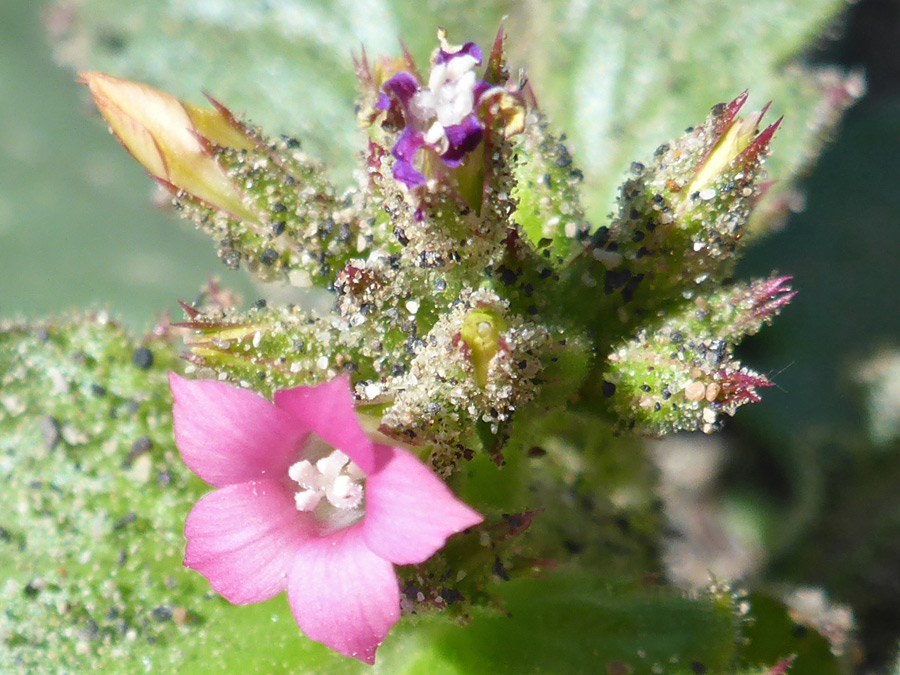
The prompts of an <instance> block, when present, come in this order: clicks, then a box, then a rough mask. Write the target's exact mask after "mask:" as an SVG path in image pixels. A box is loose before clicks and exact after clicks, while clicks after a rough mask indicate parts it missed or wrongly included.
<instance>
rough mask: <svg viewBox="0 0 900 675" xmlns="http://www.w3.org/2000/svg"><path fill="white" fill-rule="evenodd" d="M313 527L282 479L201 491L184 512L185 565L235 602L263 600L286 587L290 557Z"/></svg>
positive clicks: (308, 536)
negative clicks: (297, 507)
mask: <svg viewBox="0 0 900 675" xmlns="http://www.w3.org/2000/svg"><path fill="white" fill-rule="evenodd" d="M314 529H315V526H314V523H313V521H312V520H311V519H310V518H308V516H306V515H305V514H301V513H299V512H298V511H297V509H296V508H295V507H294V498H293V495H291V493H290V491H289V490H287V489H286V488H285V487H284V486H283V485H281V484H280V483H278V482H276V481H273V480H265V481H252V482H248V483H241V484H239V485H229V486H228V487H224V488H221V489H219V490H216V491H215V492H211V493H209V494H208V495H206V496H204V497H203V498H202V499H201V500H200V501H198V502H197V503H196V504H195V505H194V508H193V509H192V510H191V512H190V514H189V515H188V518H187V523H186V524H185V527H184V536H185V537H186V538H187V550H186V551H185V554H184V565H185V567H190V568H191V569H193V570H196V571H198V572H200V574H202V575H203V576H204V577H206V579H207V580H208V581H209V583H210V585H211V586H212V587H213V589H214V590H215V591H216V592H217V593H219V594H220V595H221V596H222V597H224V598H225V599H226V600H228V601H229V602H231V603H233V604H235V605H246V604H249V603H252V602H262V601H263V600H268V599H269V598H271V597H273V596H275V595H278V593H280V592H281V591H283V590H285V588H286V587H287V574H288V572H289V571H290V569H291V565H292V564H293V562H294V557H295V556H296V555H297V551H298V549H299V548H300V547H301V546H302V545H303V544H304V542H306V541H308V540H309V539H310V538H311V537H312V536H314Z"/></svg>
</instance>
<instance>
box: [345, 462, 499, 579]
mask: <svg viewBox="0 0 900 675" xmlns="http://www.w3.org/2000/svg"><path fill="white" fill-rule="evenodd" d="M375 452H376V456H377V458H378V464H379V465H380V468H379V469H378V470H377V471H376V472H375V473H372V474H370V475H369V477H368V478H367V479H366V517H365V520H364V521H363V533H364V535H365V538H366V543H367V544H368V545H369V548H371V549H372V551H373V552H375V553H377V554H378V555H380V556H381V557H383V558H386V559H388V560H390V561H391V562H392V563H394V564H395V565H412V564H416V563H420V562H422V561H424V560H427V559H428V558H430V557H431V556H432V555H434V553H435V551H437V550H438V549H440V548H441V547H442V546H443V545H444V543H445V542H446V541H447V538H448V537H450V536H451V535H453V534H456V533H457V532H462V531H463V530H465V529H466V528H468V527H472V526H474V525H477V524H478V523H480V522H481V521H482V520H483V518H482V517H481V514H479V513H478V512H477V511H475V510H473V509H471V508H469V507H468V506H466V505H465V504H464V503H463V502H461V501H460V500H459V499H457V498H456V497H455V496H454V495H453V493H452V492H450V490H449V489H448V488H447V486H446V485H444V483H443V481H441V480H440V479H439V478H438V477H437V476H435V475H434V474H433V473H432V472H431V470H430V469H428V467H426V466H425V465H424V464H422V462H420V461H419V460H418V459H416V458H415V457H414V456H413V455H411V454H409V453H408V452H406V451H404V450H400V449H399V448H391V447H388V446H385V445H376V446H375Z"/></svg>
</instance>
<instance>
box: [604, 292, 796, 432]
mask: <svg viewBox="0 0 900 675" xmlns="http://www.w3.org/2000/svg"><path fill="white" fill-rule="evenodd" d="M788 280H789V278H788V277H773V278H771V279H765V280H757V281H754V282H751V283H750V284H735V285H734V286H732V287H729V288H725V289H721V290H719V291H717V292H715V293H712V294H710V295H708V296H700V297H697V298H696V299H695V300H694V301H693V302H691V303H690V304H688V305H687V306H686V307H684V308H683V309H682V310H681V311H680V312H678V313H675V314H672V315H670V316H669V318H668V319H666V321H665V322H664V323H663V324H662V325H661V326H659V327H658V328H655V329H654V330H653V331H649V330H646V329H644V330H641V331H639V332H638V334H637V335H636V336H635V337H634V338H632V339H631V340H630V341H629V342H628V343H627V344H626V345H625V346H623V347H621V348H619V349H618V350H616V351H615V352H614V353H613V354H611V355H610V357H609V359H608V364H607V371H606V372H605V373H604V374H603V376H602V379H603V383H602V385H601V392H602V393H603V395H605V396H606V397H607V398H608V399H610V404H611V407H612V408H613V410H614V412H615V413H617V414H618V416H619V417H620V418H621V419H625V420H628V421H631V422H635V423H636V424H639V425H640V426H641V428H643V429H644V430H647V431H650V432H651V433H660V434H661V433H668V432H671V431H694V430H702V431H704V432H706V433H710V432H712V431H715V430H716V429H718V428H719V426H721V415H722V413H724V414H726V415H733V414H734V413H735V411H736V410H737V409H738V408H739V407H740V406H742V405H744V404H746V403H757V402H759V400H760V397H759V394H758V393H757V389H759V388H763V387H770V386H772V383H771V382H769V380H768V379H766V378H765V377H763V376H762V375H759V374H757V373H754V372H752V371H750V370H748V369H747V368H744V367H743V366H741V364H740V363H739V362H738V361H737V360H736V359H734V357H733V352H734V347H735V345H737V344H738V343H739V342H740V341H741V339H742V338H744V337H745V336H747V335H753V334H754V333H756V332H757V331H758V330H759V329H760V328H761V327H762V326H763V324H765V323H768V322H769V321H771V319H772V318H773V317H774V316H775V315H776V314H778V312H779V311H780V310H781V308H782V307H784V306H785V305H786V304H787V303H788V302H790V300H791V298H793V297H794V293H793V292H792V291H791V289H790V287H789V286H787V285H786V284H787V281H788Z"/></svg>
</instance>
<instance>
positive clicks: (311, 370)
mask: <svg viewBox="0 0 900 675" xmlns="http://www.w3.org/2000/svg"><path fill="white" fill-rule="evenodd" d="M182 306H183V307H185V311H186V312H187V314H188V316H189V319H190V320H189V321H187V322H185V323H181V324H177V326H178V327H180V328H185V329H188V332H187V333H186V334H185V335H184V338H183V339H184V344H185V346H186V347H187V349H188V353H187V354H185V359H186V360H187V361H188V362H189V363H192V364H193V365H194V366H196V367H199V368H211V369H213V370H214V371H215V372H216V373H218V374H219V375H220V376H222V377H224V378H226V379H228V380H229V381H231V382H234V383H236V384H241V385H242V386H249V385H248V383H252V386H253V388H254V389H255V390H256V391H259V392H262V393H271V392H272V391H275V390H276V389H283V388H285V387H292V386H297V385H299V384H310V383H318V382H324V381H326V380H330V379H333V378H334V377H335V376H337V375H340V374H341V373H342V372H344V371H345V370H346V369H348V368H349V369H351V370H353V371H354V372H357V373H358V374H359V375H361V376H365V375H371V373H369V372H368V370H366V371H365V372H361V373H360V372H359V368H358V366H357V365H356V363H357V361H359V359H358V358H357V355H356V354H354V353H353V352H352V350H351V349H350V348H348V347H347V346H346V345H343V344H342V343H341V342H340V335H341V330H340V327H339V326H336V325H335V324H333V323H332V322H331V321H329V320H328V319H324V318H314V317H311V316H309V315H307V314H306V313H304V312H302V311H301V310H299V309H297V308H296V307H294V306H288V307H284V308H277V309H276V308H268V307H261V308H254V309H252V310H250V311H249V312H246V313H243V314H237V313H234V312H225V313H223V314H222V315H220V316H212V315H206V314H201V313H200V312H198V311H197V310H195V309H193V308H190V307H188V306H186V305H182Z"/></svg>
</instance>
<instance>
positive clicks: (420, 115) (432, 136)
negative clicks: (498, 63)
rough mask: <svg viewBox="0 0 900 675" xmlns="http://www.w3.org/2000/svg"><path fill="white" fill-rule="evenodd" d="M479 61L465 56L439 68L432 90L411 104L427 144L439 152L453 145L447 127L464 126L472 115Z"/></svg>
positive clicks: (430, 84) (433, 73)
mask: <svg viewBox="0 0 900 675" xmlns="http://www.w3.org/2000/svg"><path fill="white" fill-rule="evenodd" d="M477 65H478V61H477V60H476V59H475V57H474V56H471V55H468V54H465V55H462V56H455V57H453V58H452V59H450V60H449V61H446V62H444V63H441V64H438V65H436V66H435V67H434V68H432V69H431V73H430V74H429V76H428V88H427V89H420V90H419V91H417V92H416V93H415V94H414V95H413V97H412V99H411V100H410V104H409V107H410V112H411V114H412V116H413V118H415V120H416V127H417V128H418V129H419V130H420V131H422V132H423V133H424V137H425V142H426V143H427V144H429V145H431V146H434V147H435V149H436V150H437V151H438V152H441V153H442V152H446V150H447V147H448V145H449V141H448V140H447V134H446V132H445V131H444V129H445V128H446V127H449V126H453V125H456V124H460V123H461V122H462V121H463V120H464V119H465V118H466V117H467V116H468V115H470V114H471V113H472V107H473V106H474V105H475V85H476V84H477V83H478V78H477V76H476V74H475V67H476V66H477Z"/></svg>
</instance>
